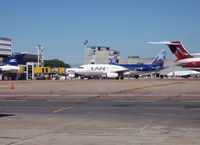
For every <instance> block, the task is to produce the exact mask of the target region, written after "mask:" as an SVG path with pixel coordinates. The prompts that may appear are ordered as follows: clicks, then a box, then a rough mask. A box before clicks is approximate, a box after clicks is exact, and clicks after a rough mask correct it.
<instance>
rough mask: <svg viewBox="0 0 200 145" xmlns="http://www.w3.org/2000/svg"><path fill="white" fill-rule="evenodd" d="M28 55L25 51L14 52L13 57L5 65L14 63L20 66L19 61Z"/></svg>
mask: <svg viewBox="0 0 200 145" xmlns="http://www.w3.org/2000/svg"><path fill="white" fill-rule="evenodd" d="M25 55H26V53H25V52H18V53H13V55H12V56H11V58H10V59H9V60H8V61H7V62H6V63H5V65H13V66H18V64H19V62H20V61H21V60H22V59H23V58H24V56H25Z"/></svg>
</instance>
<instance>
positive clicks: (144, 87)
mask: <svg viewBox="0 0 200 145" xmlns="http://www.w3.org/2000/svg"><path fill="white" fill-rule="evenodd" d="M181 83H182V82H181ZM175 84H180V82H172V83H167V84H155V85H151V86H142V87H138V88H132V89H127V90H121V91H120V92H124V93H128V92H132V91H136V90H141V89H146V88H153V87H161V86H168V85H175Z"/></svg>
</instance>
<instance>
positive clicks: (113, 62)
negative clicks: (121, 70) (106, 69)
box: [109, 55, 118, 64]
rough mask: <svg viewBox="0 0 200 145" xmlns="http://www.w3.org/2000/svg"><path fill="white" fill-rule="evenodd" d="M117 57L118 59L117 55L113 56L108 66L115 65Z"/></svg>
mask: <svg viewBox="0 0 200 145" xmlns="http://www.w3.org/2000/svg"><path fill="white" fill-rule="evenodd" d="M117 57H118V55H115V56H114V57H113V58H112V60H111V61H110V63H109V64H116V63H117Z"/></svg>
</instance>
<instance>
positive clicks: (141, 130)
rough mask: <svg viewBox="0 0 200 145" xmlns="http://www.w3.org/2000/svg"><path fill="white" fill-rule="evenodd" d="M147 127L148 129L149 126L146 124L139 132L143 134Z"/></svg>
mask: <svg viewBox="0 0 200 145" xmlns="http://www.w3.org/2000/svg"><path fill="white" fill-rule="evenodd" d="M147 127H148V125H147V124H145V125H144V126H143V127H142V128H140V129H139V130H138V132H142V131H143V130H145V129H146V128H147Z"/></svg>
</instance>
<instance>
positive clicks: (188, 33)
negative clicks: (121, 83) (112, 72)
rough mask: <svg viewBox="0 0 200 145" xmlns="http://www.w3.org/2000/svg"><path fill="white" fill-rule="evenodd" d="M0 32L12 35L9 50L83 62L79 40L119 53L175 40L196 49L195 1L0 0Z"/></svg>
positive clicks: (199, 5) (148, 51) (151, 50)
mask: <svg viewBox="0 0 200 145" xmlns="http://www.w3.org/2000/svg"><path fill="white" fill-rule="evenodd" d="M0 19H1V21H0V37H9V38H12V40H13V51H25V52H29V53H34V54H36V50H34V47H35V46H36V45H38V44H41V45H43V46H44V47H45V59H54V58H57V59H61V60H63V61H65V62H66V63H69V64H76V65H79V64H83V62H84V46H83V41H84V40H88V41H89V43H88V45H100V46H109V47H111V49H117V50H120V52H121V57H128V56H134V55H139V56H140V57H142V58H149V57H154V56H155V55H156V54H157V53H158V51H160V49H161V48H166V49H167V51H168V54H167V55H168V56H167V58H173V56H172V54H171V52H170V51H169V49H168V48H167V46H162V45H156V46H155V45H150V44H147V43H146V42H148V41H166V40H169V41H174V40H180V41H182V42H183V45H184V46H185V47H186V48H187V49H188V51H189V52H192V53H197V52H200V44H199V42H200V0H0Z"/></svg>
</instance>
